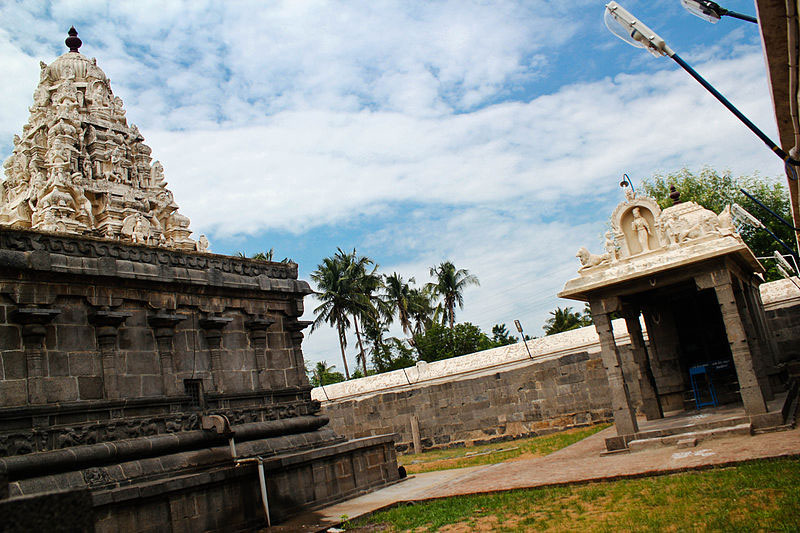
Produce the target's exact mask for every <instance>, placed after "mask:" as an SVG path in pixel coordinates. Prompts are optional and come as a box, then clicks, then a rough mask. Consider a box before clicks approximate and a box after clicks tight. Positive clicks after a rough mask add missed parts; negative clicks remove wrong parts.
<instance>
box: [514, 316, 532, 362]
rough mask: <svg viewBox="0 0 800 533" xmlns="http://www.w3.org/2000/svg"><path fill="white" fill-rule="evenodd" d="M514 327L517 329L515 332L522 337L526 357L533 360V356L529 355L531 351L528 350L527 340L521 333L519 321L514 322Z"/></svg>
mask: <svg viewBox="0 0 800 533" xmlns="http://www.w3.org/2000/svg"><path fill="white" fill-rule="evenodd" d="M514 325H515V326H516V327H517V331H519V334H520V335H521V336H522V342H524V343H525V349H526V350H527V351H528V357H530V358H531V359H533V355H531V349H530V348H528V340H527V339H526V338H525V333H523V332H522V324H520V322H519V320H514Z"/></svg>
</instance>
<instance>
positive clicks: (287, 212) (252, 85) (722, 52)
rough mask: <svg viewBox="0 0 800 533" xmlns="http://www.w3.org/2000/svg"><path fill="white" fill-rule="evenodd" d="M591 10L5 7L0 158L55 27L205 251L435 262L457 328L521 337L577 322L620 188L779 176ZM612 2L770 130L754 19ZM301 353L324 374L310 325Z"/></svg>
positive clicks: (327, 356) (159, 4)
mask: <svg viewBox="0 0 800 533" xmlns="http://www.w3.org/2000/svg"><path fill="white" fill-rule="evenodd" d="M604 3H605V2H604V1H602V0H601V1H595V0H571V1H569V2H563V1H558V0H557V1H538V0H528V1H525V2H510V1H509V2H506V1H499V0H498V1H492V2H487V1H470V0H457V1H420V2H415V1H411V0H404V1H397V2H389V1H381V0H364V1H341V2H335V1H330V2H324V1H306V0H287V1H269V2H268V1H263V0H262V1H253V2H244V1H230V2H228V1H226V2H218V1H215V2H211V1H202V0H196V1H192V2H178V1H171V0H159V1H145V0H139V1H136V2H133V1H117V2H104V1H98V0H94V1H93V0H85V1H80V2H78V1H58V2H44V1H31V0H25V1H24V2H22V1H20V2H15V1H13V0H4V1H2V2H0V65H2V68H3V69H4V70H5V72H4V76H3V82H2V84H0V101H2V102H3V104H2V106H0V159H5V158H6V157H8V156H9V155H10V153H11V148H12V137H13V135H14V134H18V133H20V132H21V130H22V126H23V124H25V122H26V121H27V118H28V111H27V108H28V106H30V105H31V104H32V101H33V99H32V95H33V91H34V89H35V88H36V84H37V83H38V79H39V61H40V60H42V61H45V62H46V63H50V62H51V61H52V60H53V59H55V58H56V57H58V56H59V55H61V54H63V53H65V52H66V51H67V49H66V47H65V46H64V39H65V38H66V36H67V35H66V32H67V30H68V29H69V27H70V26H71V25H74V26H75V27H76V29H77V30H78V33H79V36H80V38H81V39H82V40H83V43H84V44H83V46H82V47H81V50H80V51H81V53H83V54H84V55H87V56H89V57H96V58H97V60H98V65H99V66H100V67H101V68H102V69H103V70H104V72H105V73H106V74H107V75H108V77H109V78H110V79H111V86H112V89H113V91H114V94H115V95H117V96H120V97H121V98H122V99H123V100H124V102H125V107H126V109H127V118H128V121H129V123H135V124H136V125H137V126H138V127H139V129H140V131H141V132H142V134H143V135H144V137H145V142H146V143H147V144H148V145H149V146H151V147H152V149H153V157H154V158H155V159H158V160H160V161H161V162H162V164H163V165H164V169H165V175H166V179H167V181H168V183H169V185H168V187H169V188H170V189H171V190H172V191H173V193H174V195H175V199H176V201H177V202H178V203H179V204H180V206H181V212H182V213H183V214H185V215H186V216H188V217H190V218H191V220H192V223H191V228H192V229H193V230H194V231H195V234H194V237H195V238H197V237H198V236H199V235H200V234H206V235H207V236H208V239H209V240H210V242H211V251H213V252H215V253H221V254H235V253H236V252H238V251H243V252H245V253H246V254H247V255H252V254H254V253H256V252H259V251H264V250H269V249H270V248H274V250H275V256H276V258H278V259H280V258H283V257H289V258H291V259H292V260H293V261H295V262H297V263H298V264H299V273H300V278H301V279H305V280H309V274H310V273H311V272H313V271H314V270H315V269H316V268H317V265H318V264H319V263H320V262H321V260H322V259H323V258H324V257H328V256H331V255H332V254H333V253H335V252H336V249H337V248H338V247H341V248H342V249H345V250H352V249H354V248H355V249H356V250H357V251H358V253H359V254H362V255H366V256H368V257H370V258H372V259H373V260H374V261H375V262H376V263H377V264H378V265H379V270H380V272H383V273H387V274H388V273H392V272H397V273H399V274H401V275H402V276H403V277H404V278H406V279H407V278H410V277H414V278H415V279H416V281H417V283H418V284H424V283H426V282H428V281H430V276H429V269H430V267H432V266H434V265H437V264H439V263H441V262H442V261H445V260H449V261H452V262H453V263H454V264H455V265H456V266H457V267H458V268H464V269H468V270H469V271H470V273H472V274H474V275H476V276H477V277H478V279H479V280H480V286H479V287H471V288H469V289H467V290H466V292H465V294H464V299H465V306H464V308H463V310H457V313H456V319H457V321H459V322H462V321H469V322H472V323H474V324H476V325H478V326H480V327H481V328H482V329H483V330H484V331H486V332H489V331H490V330H491V328H492V326H493V325H494V324H500V323H505V324H506V325H507V326H508V327H509V329H513V321H514V320H515V319H519V320H520V321H521V323H522V325H523V327H524V328H525V332H526V333H527V334H530V335H534V336H537V335H541V334H542V325H543V324H544V322H545V320H546V319H547V317H548V315H549V312H550V311H552V310H553V309H555V308H556V307H557V306H561V307H564V306H572V307H573V308H575V309H582V308H583V304H582V303H580V302H571V301H567V300H560V299H559V298H557V296H556V294H557V293H558V292H559V291H560V290H561V288H562V287H563V286H564V283H565V282H566V281H567V280H568V279H570V278H572V277H575V276H576V275H577V268H578V266H579V263H578V260H577V259H576V258H575V252H576V250H577V249H578V248H579V247H580V246H587V248H589V250H591V251H593V252H595V253H599V252H601V251H602V244H603V238H602V235H603V233H604V232H605V231H606V228H607V222H608V219H609V217H610V215H611V212H612V211H613V208H614V206H615V205H616V204H617V203H618V202H620V201H621V200H622V199H623V195H622V191H621V189H620V187H619V181H620V179H621V177H622V175H623V174H624V173H627V174H628V176H630V178H631V179H632V181H633V183H634V185H635V186H637V187H639V186H640V183H641V181H642V180H643V179H646V178H648V177H651V176H653V175H654V174H656V173H662V174H665V173H669V172H673V171H677V170H679V169H681V168H683V167H687V168H689V169H691V170H695V171H697V170H700V169H701V168H702V167H703V166H704V165H708V166H710V167H712V168H715V169H719V170H725V169H729V170H731V171H732V172H733V173H734V174H737V175H738V174H750V173H752V172H754V171H758V172H759V173H760V174H761V175H763V176H768V177H772V176H778V175H780V174H781V172H782V167H781V162H780V160H779V159H778V158H776V157H775V156H774V155H773V154H772V153H771V152H770V151H769V150H768V149H767V148H766V147H765V146H764V144H762V143H761V141H759V140H758V139H757V138H756V137H755V136H754V135H753V134H752V133H751V132H750V131H749V130H747V129H746V128H745V127H744V126H743V125H742V124H741V123H739V122H738V121H737V119H735V118H734V117H733V116H732V115H731V114H730V113H729V112H728V111H727V110H726V109H725V108H724V107H722V105H720V104H719V103H718V102H717V101H716V100H715V99H714V98H713V97H712V96H711V95H709V94H708V93H707V92H706V91H705V90H704V89H703V88H702V87H701V86H700V85H698V84H697V82H695V81H694V80H692V79H691V78H690V77H689V76H688V75H687V74H686V73H685V72H684V71H682V70H681V69H680V68H679V67H678V66H677V65H676V64H675V63H674V62H673V61H672V60H670V59H668V58H655V57H653V56H651V55H650V54H648V53H647V52H645V51H643V50H641V49H636V48H633V47H631V46H629V45H627V44H625V43H623V42H622V41H620V40H619V39H617V38H616V37H615V36H613V35H612V34H611V33H610V32H609V31H608V30H607V29H606V28H605V26H604V24H603V9H604ZM620 3H621V4H622V5H623V6H624V7H625V8H626V9H628V10H629V11H630V12H632V13H633V14H634V15H636V16H637V17H639V18H640V19H641V20H642V21H643V22H644V23H646V24H647V25H648V26H650V27H651V28H652V29H653V30H654V31H656V32H658V34H659V35H660V36H661V37H663V38H664V39H665V40H666V42H667V43H668V44H669V45H670V47H671V48H672V49H673V50H675V51H676V52H677V53H678V54H679V55H680V56H681V57H682V58H683V59H684V60H686V61H687V62H688V63H689V64H691V65H692V66H694V68H695V69H696V70H698V71H699V72H700V73H701V74H702V75H703V76H704V77H706V79H708V80H709V81H710V82H711V83H712V84H713V85H714V86H715V87H716V88H717V89H718V90H719V91H721V92H722V93H723V94H725V95H726V96H727V97H728V98H729V99H730V100H731V101H732V102H733V103H734V104H735V105H736V106H737V107H738V108H739V109H740V110H741V111H742V112H744V114H745V115H747V116H748V117H749V118H750V119H751V120H752V121H753V122H755V123H756V124H757V125H759V126H760V127H761V128H762V129H763V130H764V131H765V132H766V133H767V134H768V135H769V136H771V137H772V138H773V139H777V133H776V128H775V125H774V123H775V120H774V115H773V113H772V110H771V102H770V97H769V92H768V87H767V80H766V72H765V65H764V60H763V56H762V52H761V48H760V40H759V34H758V28H757V27H756V25H754V24H749V23H746V22H742V21H738V20H735V19H731V18H723V20H722V21H720V22H719V23H718V24H715V25H712V24H709V23H707V22H704V21H702V20H700V19H698V18H696V17H693V16H692V15H690V14H689V13H687V12H686V11H684V10H683V8H682V7H681V5H680V2H679V1H678V0H674V1H667V0H664V1H659V2H651V1H643V0H642V1H630V0H623V1H622V2H620ZM723 6H724V7H726V8H728V9H731V10H734V11H740V12H743V13H748V14H754V13H755V9H754V6H753V4H752V2H750V1H744V0H730V1H727V2H724V3H723ZM305 305H306V314H305V316H304V318H305V319H312V318H313V316H314V315H313V309H314V307H316V305H318V303H317V302H315V300H314V298H313V297H312V296H309V297H307V298H306V300H305ZM392 334H395V335H402V334H401V332H400V331H399V328H397V327H396V326H395V328H394V329H393V330H392ZM355 344H356V343H355V339H354V338H353V335H352V332H351V334H350V344H349V346H348V349H347V354H348V360H349V365H350V368H351V369H352V368H354V367H355V361H354V356H355V352H356V346H355ZM303 351H304V355H305V359H306V362H307V364H308V365H309V366H312V365H313V364H314V363H315V362H317V361H326V362H327V364H329V365H336V368H337V369H338V370H341V369H342V363H341V356H340V352H339V346H338V342H337V340H336V334H335V332H334V330H333V329H331V328H327V327H325V328H321V329H319V330H317V331H315V332H314V333H313V334H311V335H310V336H308V335H307V337H306V340H305V341H304V344H303Z"/></svg>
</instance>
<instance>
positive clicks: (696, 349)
mask: <svg viewBox="0 0 800 533" xmlns="http://www.w3.org/2000/svg"><path fill="white" fill-rule="evenodd" d="M692 289H693V290H683V291H680V292H679V293H678V294H675V295H674V296H673V298H671V302H670V307H671V308H672V313H673V316H674V317H675V326H676V329H677V333H678V339H679V344H678V346H679V348H678V350H679V362H680V369H681V372H682V374H683V378H684V383H685V384H686V394H685V396H684V405H685V407H686V408H687V409H696V408H700V407H703V406H707V405H721V404H726V403H732V402H738V401H739V400H740V397H739V381H738V379H737V376H736V368H735V367H734V365H733V356H732V355H731V348H730V344H729V343H728V337H727V334H726V331H725V324H724V322H723V321H722V313H721V312H720V309H719V303H718V302H717V296H716V294H715V292H714V290H713V289H707V290H702V291H698V290H696V289H694V288H692Z"/></svg>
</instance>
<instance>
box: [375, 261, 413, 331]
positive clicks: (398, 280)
mask: <svg viewBox="0 0 800 533" xmlns="http://www.w3.org/2000/svg"><path fill="white" fill-rule="evenodd" d="M414 281H415V280H414V278H409V280H408V282H406V281H404V280H403V277H402V276H401V275H400V274H398V273H397V272H392V274H391V275H387V276H385V277H384V279H383V290H384V296H383V301H384V302H386V305H387V307H388V308H389V310H390V314H389V316H390V317H392V316H394V314H395V313H396V314H397V320H398V322H400V327H401V328H402V329H403V333H405V334H406V335H411V329H412V328H411V314H410V307H411V287H410V285H409V284H411V283H414Z"/></svg>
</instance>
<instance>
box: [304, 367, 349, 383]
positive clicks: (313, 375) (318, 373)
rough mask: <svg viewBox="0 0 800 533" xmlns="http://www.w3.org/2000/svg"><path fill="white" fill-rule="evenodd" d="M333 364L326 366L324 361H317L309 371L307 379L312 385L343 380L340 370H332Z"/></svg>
mask: <svg viewBox="0 0 800 533" xmlns="http://www.w3.org/2000/svg"><path fill="white" fill-rule="evenodd" d="M334 368H336V367H335V366H328V365H327V364H326V363H325V362H324V361H319V362H318V363H317V364H316V365H314V369H313V370H312V371H311V372H310V373H309V374H310V375H309V381H310V382H311V385H312V386H314V387H320V386H322V385H332V384H334V383H339V382H340V381H344V376H343V375H342V373H341V372H336V371H335V370H334Z"/></svg>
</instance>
